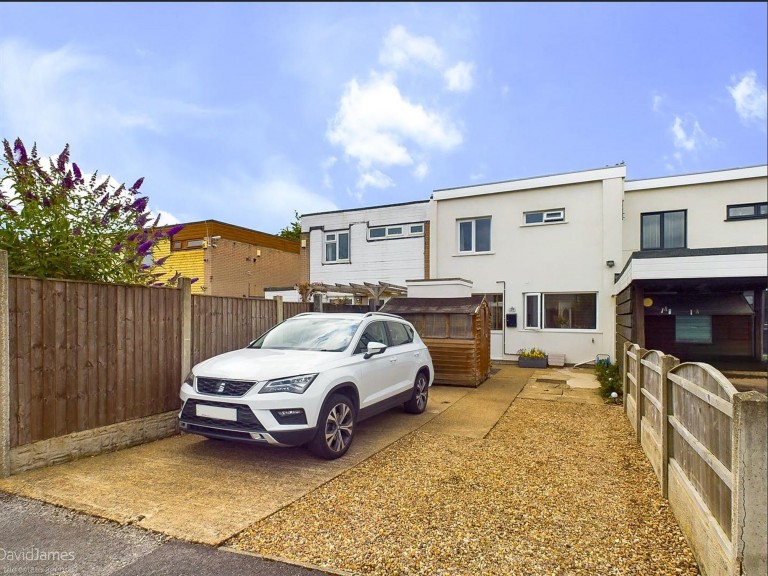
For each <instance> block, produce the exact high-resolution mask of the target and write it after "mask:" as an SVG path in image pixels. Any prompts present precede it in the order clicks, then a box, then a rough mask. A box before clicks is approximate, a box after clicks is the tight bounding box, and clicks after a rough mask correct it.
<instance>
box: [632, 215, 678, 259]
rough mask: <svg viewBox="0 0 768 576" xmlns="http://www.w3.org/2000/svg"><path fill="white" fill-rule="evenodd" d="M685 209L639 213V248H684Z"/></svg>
mask: <svg viewBox="0 0 768 576" xmlns="http://www.w3.org/2000/svg"><path fill="white" fill-rule="evenodd" d="M685 237H686V211H685V210H675V211H672V212H648V213H646V214H642V215H641V225H640V249H641V250H663V249H669V248H685V246H686V241H685Z"/></svg>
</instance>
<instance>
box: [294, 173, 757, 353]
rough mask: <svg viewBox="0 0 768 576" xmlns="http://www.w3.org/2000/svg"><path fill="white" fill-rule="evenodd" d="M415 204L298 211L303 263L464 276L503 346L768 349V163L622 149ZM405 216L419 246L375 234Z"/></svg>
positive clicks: (368, 273)
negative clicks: (646, 158) (694, 169)
mask: <svg viewBox="0 0 768 576" xmlns="http://www.w3.org/2000/svg"><path fill="white" fill-rule="evenodd" d="M416 206H419V208H421V209H426V210H427V215H426V216H424V217H422V218H416V217H415V216H412V217H406V216H405V215H402V216H398V217H395V216H394V213H393V212H392V210H394V209H396V207H394V206H393V207H388V206H379V207H372V208H368V209H356V210H347V211H337V212H333V213H325V214H312V215H308V216H307V217H302V232H303V233H304V234H305V236H306V238H305V242H307V243H311V251H310V254H309V258H306V259H305V270H308V272H306V273H305V274H306V275H307V276H308V277H309V279H310V280H311V281H323V282H329V281H330V282H333V281H335V282H340V281H343V282H360V281H363V280H365V281H368V282H376V281H377V280H378V279H379V278H378V277H377V276H376V273H377V271H378V272H379V273H380V274H381V276H385V277H392V278H394V277H397V279H398V280H399V281H402V282H405V281H407V280H409V279H414V280H418V279H425V278H427V279H445V278H454V279H461V280H465V281H468V282H470V283H471V285H472V292H473V293H474V294H483V295H485V297H486V300H487V301H488V303H489V306H490V308H491V328H492V330H491V358H493V359H497V360H503V359H508V360H516V359H517V351H518V350H520V349H521V348H532V347H536V348H541V349H543V350H545V351H546V352H548V353H550V354H557V355H559V356H562V355H565V362H566V363H568V364H578V363H581V362H587V361H591V360H594V359H595V358H596V357H598V356H600V355H605V356H608V357H610V358H611V359H615V358H616V357H617V350H621V348H622V346H623V343H624V342H625V341H627V340H631V341H633V342H637V343H639V344H641V345H643V346H645V347H647V348H659V349H662V350H664V351H665V352H668V353H671V354H675V355H677V356H678V357H680V359H681V360H696V361H699V360H702V361H708V360H717V361H725V362H737V363H738V362H741V363H749V362H752V363H760V362H761V361H763V360H764V359H765V358H766V357H768V335H766V330H765V328H766V326H768V325H767V324H766V321H767V318H766V311H765V310H766V288H768V227H767V226H766V219H767V218H768V210H767V206H768V166H765V165H762V166H754V167H747V168H736V169H726V170H718V171H713V172H706V173H700V174H688V175H681V176H671V177H662V178H653V179H648V180H636V181H632V180H626V167H625V166H624V165H623V164H621V165H616V166H609V167H605V168H599V169H594V170H585V171H580V172H571V173H565V174H554V175H548V176H541V177H534V178H524V179H518V180H510V181H505V182H495V183H489V184H480V185H473V186H463V187H457V188H449V189H441V190H434V191H433V192H432V195H431V198H430V200H429V201H425V202H424V203H421V204H418V203H417V204H416ZM377 218H378V219H377ZM409 223H415V224H417V226H419V228H418V229H419V230H422V229H423V230H424V236H423V247H422V246H415V245H414V247H412V248H410V249H408V250H404V251H394V250H387V251H382V250H381V247H380V245H379V244H377V243H376V242H377V239H376V238H374V237H372V236H371V231H372V230H375V231H376V232H375V233H376V234H381V230H384V234H385V235H387V234H388V233H389V232H388V229H389V227H392V228H394V231H395V232H397V231H398V230H400V231H404V230H406V228H404V227H403V226H404V225H405V224H409ZM401 225H402V226H401ZM385 237H386V236H385ZM405 237H406V236H404V235H393V238H405ZM342 239H345V240H344V241H346V242H347V244H345V245H344V246H345V248H344V251H342V252H340V251H339V250H340V249H339V248H338V246H339V245H340V244H339V243H340V242H341V241H342ZM351 239H354V240H351ZM382 240H383V238H382ZM334 243H335V244H334ZM333 246H336V247H337V248H336V250H337V251H335V252H334V248H333ZM392 246H393V247H394V246H395V244H394V243H393V244H392ZM403 246H404V244H403ZM340 255H342V256H343V258H341V257H340ZM422 258H423V264H422Z"/></svg>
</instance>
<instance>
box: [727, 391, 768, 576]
mask: <svg viewBox="0 0 768 576" xmlns="http://www.w3.org/2000/svg"><path fill="white" fill-rule="evenodd" d="M732 401H733V424H732V426H733V427H732V428H731V434H732V440H731V441H732V444H731V446H732V464H731V471H732V472H733V490H732V494H731V498H732V500H731V502H732V505H731V517H732V526H731V538H732V540H733V544H734V550H733V552H734V576H736V575H738V576H741V575H742V574H745V575H750V574H768V559H767V558H766V555H767V554H768V519H767V518H766V514H765V511H766V509H767V508H768V487H767V485H766V482H765V478H766V473H767V472H768V449H767V448H766V445H767V443H768V439H767V438H766V434H765V431H766V428H768V409H767V407H768V398H766V396H765V395H764V394H760V393H759V392H755V391H750V392H737V393H736V394H734V395H733V400H732Z"/></svg>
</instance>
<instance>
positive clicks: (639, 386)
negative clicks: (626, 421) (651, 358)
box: [635, 348, 648, 444]
mask: <svg viewBox="0 0 768 576" xmlns="http://www.w3.org/2000/svg"><path fill="white" fill-rule="evenodd" d="M635 354H637V362H636V363H635V366H636V367H637V370H636V371H635V381H636V385H635V439H636V440H637V443H638V444H642V443H643V406H644V404H645V402H643V399H644V398H645V396H644V395H643V382H645V366H643V356H645V355H646V354H648V350H646V349H645V348H638V349H637V350H635Z"/></svg>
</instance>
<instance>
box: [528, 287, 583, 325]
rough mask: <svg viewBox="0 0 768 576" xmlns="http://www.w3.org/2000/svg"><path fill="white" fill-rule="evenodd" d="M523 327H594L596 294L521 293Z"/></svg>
mask: <svg viewBox="0 0 768 576" xmlns="http://www.w3.org/2000/svg"><path fill="white" fill-rule="evenodd" d="M523 299H524V302H525V314H524V316H525V328H530V329H537V328H544V329H551V330H595V329H597V293H595V292H576V293H568V292H533V293H528V294H524V298H523Z"/></svg>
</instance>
